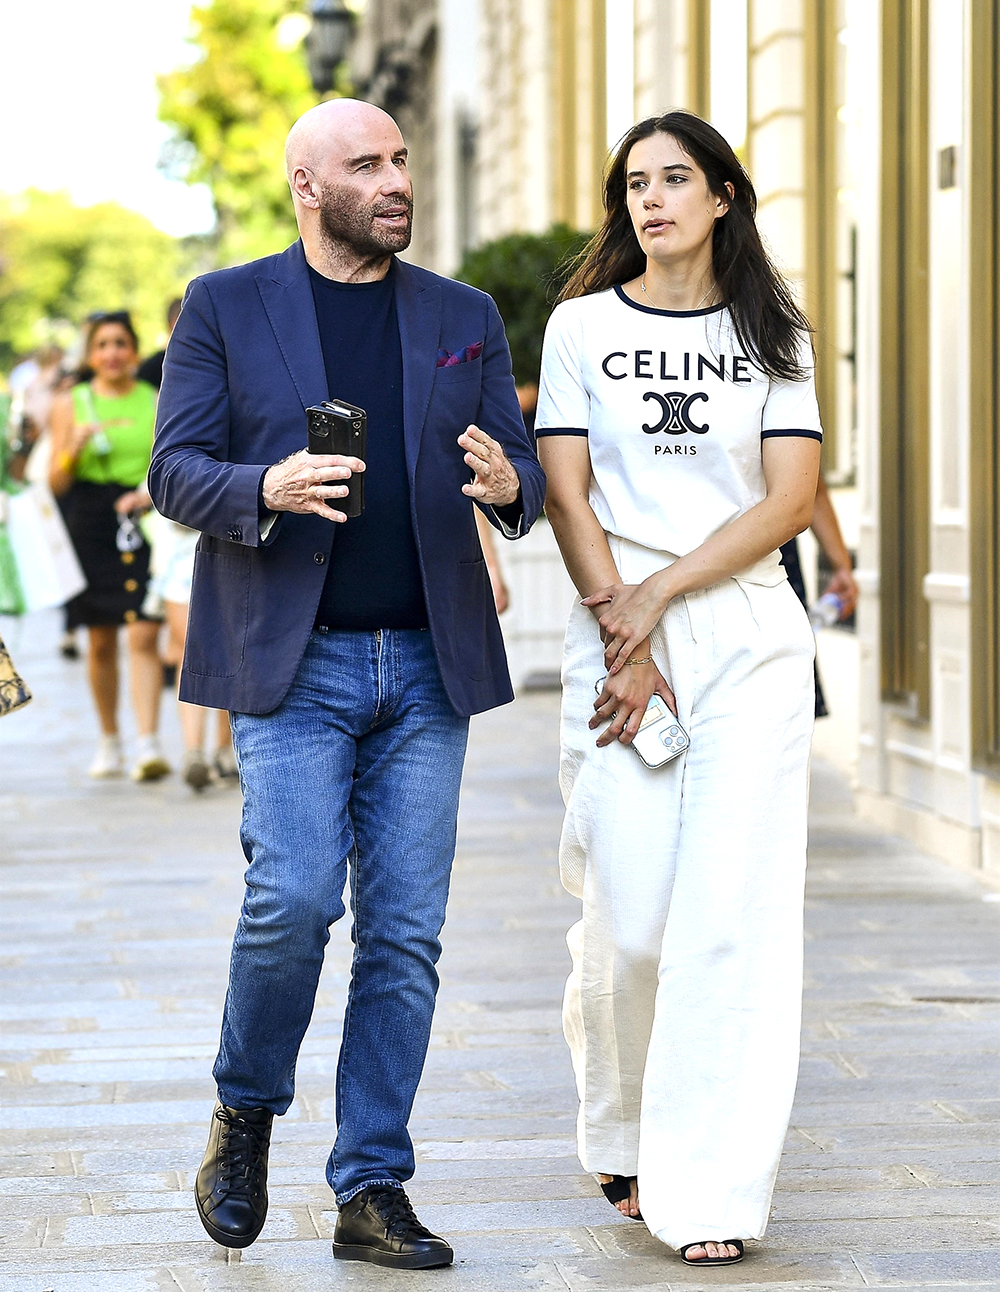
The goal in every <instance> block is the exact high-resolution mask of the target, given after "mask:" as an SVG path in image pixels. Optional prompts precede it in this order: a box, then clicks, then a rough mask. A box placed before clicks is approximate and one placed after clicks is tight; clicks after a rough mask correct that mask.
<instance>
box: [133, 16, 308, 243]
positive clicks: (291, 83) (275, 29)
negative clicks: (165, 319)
mask: <svg viewBox="0 0 1000 1292" xmlns="http://www.w3.org/2000/svg"><path fill="white" fill-rule="evenodd" d="M303 8H304V0H209V3H206V4H201V5H196V6H195V7H194V8H193V9H192V11H191V19H192V27H193V34H192V37H191V41H192V43H193V44H194V45H195V47H196V49H197V51H198V55H199V57H198V58H197V60H196V61H195V62H194V63H192V64H191V66H190V67H184V68H180V69H178V70H177V71H174V72H170V73H168V74H167V75H165V76H161V77H159V79H158V83H159V89H160V118H161V120H163V121H165V122H167V123H168V124H169V125H171V126H173V127H174V130H175V132H176V135H175V140H174V144H173V145H172V146H170V147H168V149H167V152H166V155H165V162H164V165H165V168H166V169H167V170H168V171H169V172H170V173H171V174H173V175H176V176H178V177H180V178H183V179H186V180H187V181H188V182H189V183H191V184H198V183H204V184H207V185H208V187H209V188H210V189H211V192H212V197H213V199H214V201H215V209H216V213H217V216H218V221H219V227H218V236H219V247H218V259H219V263H221V264H234V263H237V262H239V261H242V260H252V259H254V258H255V257H257V256H265V255H270V254H271V253H272V252H275V251H280V250H281V249H282V248H283V247H285V246H287V245H288V243H289V242H291V241H292V240H293V239H294V238H295V237H296V229H295V218H294V215H293V213H292V204H291V199H290V198H289V195H288V185H287V184H286V183H285V162H284V144H285V136H286V134H287V133H288V130H289V127H290V126H291V124H292V122H293V121H295V119H296V118H297V117H299V116H300V115H301V114H302V113H303V112H305V111H306V110H307V109H309V108H311V107H312V106H313V104H314V103H315V102H316V96H315V93H314V92H313V89H312V86H311V85H310V82H309V74H308V71H307V68H306V60H305V54H304V51H303V50H302V48H301V44H298V43H296V44H292V45H291V47H290V48H289V44H290V42H289V41H288V39H287V38H286V35H287V32H288V29H289V24H288V21H287V20H288V17H289V15H293V14H300V13H301V12H302V11H303ZM283 20H285V21H284V22H283ZM293 34H294V28H293Z"/></svg>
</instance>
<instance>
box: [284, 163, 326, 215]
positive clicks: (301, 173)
mask: <svg viewBox="0 0 1000 1292" xmlns="http://www.w3.org/2000/svg"><path fill="white" fill-rule="evenodd" d="M291 188H292V192H293V193H294V194H295V196H296V197H297V198H298V199H299V201H300V202H301V203H302V205H303V206H308V207H310V208H312V209H315V208H316V207H318V206H319V197H318V196H317V194H316V189H315V186H314V184H313V178H312V176H311V175H310V173H309V172H308V171H307V170H306V168H305V167H304V166H296V168H295V169H294V170H293V171H292V182H291Z"/></svg>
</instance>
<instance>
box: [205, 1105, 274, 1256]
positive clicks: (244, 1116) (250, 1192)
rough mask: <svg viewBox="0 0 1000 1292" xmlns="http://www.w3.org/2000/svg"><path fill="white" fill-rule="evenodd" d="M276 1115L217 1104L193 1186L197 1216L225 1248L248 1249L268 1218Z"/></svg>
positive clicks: (258, 1109) (209, 1232)
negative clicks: (269, 1159)
mask: <svg viewBox="0 0 1000 1292" xmlns="http://www.w3.org/2000/svg"><path fill="white" fill-rule="evenodd" d="M273 1119H274V1114H273V1113H270V1112H268V1110H267V1109H266V1108H250V1109H246V1108H225V1107H223V1105H222V1104H216V1105H215V1112H214V1113H213V1114H212V1125H211V1128H210V1130H209V1132H208V1148H207V1149H206V1150H205V1156H204V1158H203V1159H202V1163H201V1169H200V1170H199V1171H198V1178H197V1180H196V1181H195V1185H194V1200H195V1203H196V1205H197V1207H198V1215H199V1216H200V1217H201V1223H202V1224H203V1225H204V1226H205V1229H206V1231H207V1232H208V1234H209V1237H211V1238H214V1239H215V1241H216V1242H217V1243H221V1244H222V1246H223V1247H249V1246H250V1244H251V1243H252V1242H253V1241H254V1239H255V1238H256V1237H257V1236H258V1234H259V1233H260V1231H261V1230H262V1229H263V1228H264V1221H265V1219H266V1218H267V1150H268V1148H269V1146H270V1143H271V1122H272V1121H273Z"/></svg>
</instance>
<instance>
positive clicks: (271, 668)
mask: <svg viewBox="0 0 1000 1292" xmlns="http://www.w3.org/2000/svg"><path fill="white" fill-rule="evenodd" d="M396 268H397V278H396V283H397V289H396V309H397V314H398V318H399V332H400V341H401V344H402V353H403V408H404V411H403V423H404V437H405V444H406V463H407V470H408V474H409V479H410V508H411V513H412V518H413V530H414V534H415V536H416V543H417V551H418V553H419V557H420V568H421V573H422V576H423V583H424V593H425V596H426V600H427V613H428V618H429V621H430V631H431V637H432V640H433V642H434V650H435V653H436V655H437V660H438V664H439V666H440V669H441V676H442V678H443V680H444V685H445V688H446V690H447V692H448V696H449V699H450V700H451V702H452V704H453V705H454V706H455V709H456V710H457V712H458V713H460V714H463V715H466V714H472V713H479V712H481V711H482V710H484V709H490V708H493V707H494V706H496V705H498V704H505V703H507V701H509V700H511V699H512V698H513V693H512V690H511V685H510V677H509V675H508V672H507V659H506V655H505V653H504V648H503V638H502V637H501V634H500V625H499V623H498V622H497V616H496V611H495V609H494V604H493V595H492V592H491V589H490V581H489V576H488V574H487V570H486V564H485V562H484V560H483V556H482V549H481V548H480V545H479V536H478V534H477V533H476V525H475V516H474V513H473V508H472V506H471V505H470V500H469V499H468V498H467V497H466V496H465V495H464V494H463V493H462V485H463V484H467V483H468V481H469V480H470V479H471V472H470V470H469V468H468V467H467V466H466V464H465V462H464V455H463V452H462V450H461V448H460V447H459V446H458V444H457V443H456V440H457V438H458V436H459V435H460V434H461V433H462V432H463V431H464V430H465V428H466V426H467V425H468V424H469V423H470V422H475V423H477V425H479V426H481V427H482V429H483V430H484V431H486V432H487V433H488V434H489V435H492V436H493V438H494V439H496V440H498V441H499V442H500V443H501V444H502V445H503V447H504V451H505V452H506V454H507V456H508V458H510V460H511V462H512V463H513V464H514V466H515V467H516V468H517V472H518V475H519V476H520V479H521V496H522V500H523V505H524V510H523V515H522V517H521V519H520V521H519V524H518V528H517V530H516V531H513V530H511V531H508V530H507V529H506V528H505V527H504V526H502V525H501V524H500V522H499V521H498V519H497V517H496V516H495V515H494V514H493V510H492V508H489V507H486V508H484V509H483V510H484V512H485V513H486V515H487V516H488V518H489V519H490V521H491V523H492V524H493V525H494V526H496V527H497V528H498V529H500V530H501V532H503V533H505V534H506V535H507V536H508V537H520V535H521V534H524V533H527V531H528V529H529V528H530V526H531V524H532V523H533V521H534V520H535V519H536V517H537V516H538V514H539V512H540V511H541V507H542V502H543V499H544V492H545V485H544V476H543V474H542V469H541V467H540V466H539V463H538V458H537V456H536V454H535V449H534V445H533V443H532V438H531V436H530V435H529V434H528V433H527V432H526V431H525V428H524V423H523V421H522V418H521V413H520V410H519V408H518V403H517V396H516V394H515V391H514V381H513V378H512V376H511V366H510V353H509V351H508V348H507V340H506V337H505V336H504V330H503V324H502V322H501V320H500V315H499V314H498V312H497V308H496V305H495V304H494V303H493V301H492V300H491V298H490V297H489V296H486V295H485V294H484V293H482V292H480V291H476V290H475V289H474V288H472V287H468V286H466V285H465V284H464V283H457V282H454V281H452V280H451V279H448V278H442V277H439V276H438V275H437V274H432V273H430V272H429V271H428V270H426V269H418V268H416V267H415V266H413V265H409V264H405V263H403V262H399V263H398V264H397V266H396ZM475 343H481V345H482V353H481V354H480V355H479V356H478V357H476V358H475V359H472V360H468V361H466V362H463V363H459V364H456V365H454V366H452V367H440V368H439V367H437V366H436V364H437V357H438V351H439V350H440V349H445V350H448V351H449V352H450V353H452V354H455V353H457V352H458V351H460V350H462V349H463V347H465V346H469V345H473V344H475ZM331 394H332V395H334V396H336V395H337V394H338V392H337V391H332V392H331V391H329V390H327V382H326V370H325V368H324V365H323V354H322V350H321V347H320V339H319V329H318V327H317V324H316V312H315V308H314V306H313V298H312V289H311V287H310V284H309V276H308V270H307V266H306V260H305V253H304V251H303V248H302V244H301V243H300V242H296V243H295V244H294V245H293V246H291V247H289V248H288V250H287V251H283V252H282V253H281V254H280V255H277V256H269V257H267V258H266V259H264V260H257V261H254V262H252V263H251V264H248V265H240V266H238V267H236V268H234V269H222V270H219V271H217V272H215V273H211V274H206V275H204V276H203V277H201V278H196V279H195V280H194V281H193V282H192V283H191V285H190V287H189V288H188V291H187V294H186V296H185V299H184V306H183V309H182V310H181V314H180V318H179V319H178V320H177V326H176V327H175V328H174V332H173V335H172V336H171V338H170V343H169V345H168V346H167V353H166V358H165V360H164V364H163V386H162V389H161V392H160V402H159V409H158V412H157V419H156V440H155V443H154V447H153V460H152V464H151V466H150V471H149V491H150V493H151V494H152V498H153V502H154V504H155V505H156V507H157V509H158V510H159V511H160V512H161V513H162V514H163V515H164V516H169V517H170V518H171V519H172V520H176V521H179V522H180V523H181V524H182V525H187V526H189V527H190V528H191V529H197V530H200V531H201V539H200V540H199V543H198V552H197V555H196V557H195V570H194V585H193V587H192V590H191V610H190V619H189V625H188V637H187V648H186V650H185V653H184V665H183V670H182V673H181V688H180V696H181V699H182V700H189V701H190V702H191V703H193V704H202V705H208V706H211V707H213V708H218V709H232V710H236V711H238V712H242V713H270V712H271V710H273V709H276V708H277V707H278V705H279V704H280V703H281V701H282V698H283V697H284V695H285V693H286V691H287V690H288V688H289V686H290V685H291V683H292V679H293V678H294V676H295V672H296V669H297V668H298V665H299V661H300V660H301V658H302V654H303V652H304V650H305V647H306V642H307V640H308V638H309V633H310V632H311V630H312V627H313V623H314V620H315V617H316V610H317V606H318V604H319V598H320V592H321V590H322V587H323V579H324V576H325V574H326V562H327V560H328V558H329V555H330V551H331V548H332V545H333V543H335V542H336V530H337V525H336V524H335V523H333V522H332V521H328V520H325V519H323V517H321V516H316V515H305V516H303V515H298V514H294V513H291V512H282V513H279V516H278V519H277V520H276V521H275V523H274V524H273V526H272V527H271V529H270V531H269V532H268V534H267V537H266V539H262V538H261V534H260V527H259V520H258V489H259V486H260V481H261V479H262V477H263V474H264V472H265V471H266V470H267V468H268V467H269V466H270V465H271V464H272V463H274V462H278V461H280V460H281V459H282V458H284V457H286V456H287V455H288V454H290V453H294V452H296V450H298V449H302V448H305V444H306V419H305V409H306V408H307V407H308V406H309V405H310V404H316V403H319V402H321V401H322V400H324V399H328V398H330V396H331ZM391 576H392V572H391V571H386V577H391Z"/></svg>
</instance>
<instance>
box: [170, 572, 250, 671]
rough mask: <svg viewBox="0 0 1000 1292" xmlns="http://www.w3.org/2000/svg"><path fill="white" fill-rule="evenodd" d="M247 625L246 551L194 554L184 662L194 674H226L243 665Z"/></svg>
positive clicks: (247, 575)
mask: <svg viewBox="0 0 1000 1292" xmlns="http://www.w3.org/2000/svg"><path fill="white" fill-rule="evenodd" d="M249 626H250V553H249V552H247V553H246V554H245V555H244V554H243V553H235V552H234V553H229V552H207V551H204V550H202V549H199V550H198V551H197V552H196V553H195V558H194V580H193V582H192V585H191V627H192V628H194V629H195V631H193V632H191V631H189V632H188V638H187V647H186V650H185V658H184V666H185V668H186V669H187V670H188V672H190V673H195V674H197V675H198V676H199V677H232V676H233V675H234V674H236V673H238V672H239V671H240V669H241V668H242V667H243V653H244V650H245V649H246V640H247V632H248V630H249Z"/></svg>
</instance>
